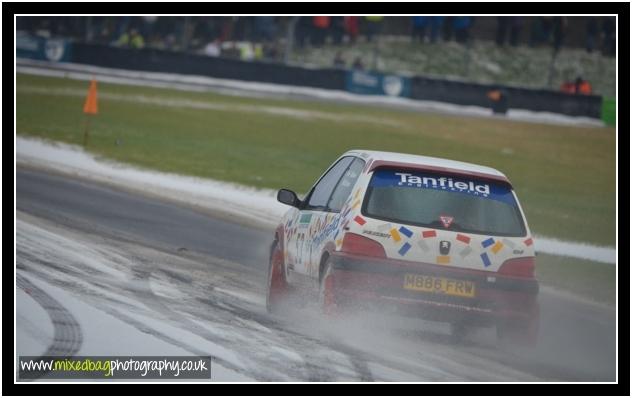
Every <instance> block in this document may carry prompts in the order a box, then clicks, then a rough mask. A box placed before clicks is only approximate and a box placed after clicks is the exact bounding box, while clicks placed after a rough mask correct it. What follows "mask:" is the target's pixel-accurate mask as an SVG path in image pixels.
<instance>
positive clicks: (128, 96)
mask: <svg viewBox="0 0 632 398" xmlns="http://www.w3.org/2000/svg"><path fill="white" fill-rule="evenodd" d="M16 81H17V87H16V133H17V134H21V135H27V136H35V137H41V138H46V139H51V140H59V141H63V142H67V143H71V144H79V145H81V144H82V140H83V123H84V122H85V121H84V115H83V114H82V113H81V110H82V106H83V101H84V99H85V94H86V93H87V88H88V83H87V82H81V81H75V80H69V79H61V78H48V77H36V76H28V75H21V74H19V75H17V76H16ZM99 112H100V113H99V115H97V116H96V117H95V119H94V120H93V123H92V127H91V137H90V142H89V146H88V148H87V149H88V150H89V151H90V152H92V153H94V154H96V155H99V156H104V157H106V158H109V159H114V160H117V161H121V162H126V163H131V164H134V165H137V166H141V167H146V168H151V169H156V170H160V171H166V172H174V173H181V174H188V175H194V176H200V177H208V178H214V179H219V180H225V181H234V182H238V183H242V184H247V185H252V186H256V187H266V188H273V189H274V188H280V187H288V188H291V189H294V190H296V191H299V192H305V191H306V190H308V189H309V187H310V186H311V184H312V183H313V181H314V180H315V179H316V178H317V177H318V176H319V175H320V174H321V173H322V171H323V170H324V169H325V168H326V167H327V166H328V165H329V164H331V162H332V161H333V160H334V159H335V158H336V157H337V156H339V155H340V154H341V153H342V152H344V151H346V150H348V149H351V148H364V149H376V150H386V151H395V152H406V153H416V154H423V155H428V156H438V157H444V158H449V159H457V160H462V161H467V162H473V163H479V164H483V165H488V166H491V167H495V168H497V169H499V170H501V171H503V172H504V173H505V174H506V175H507V176H508V177H509V178H510V179H511V180H512V182H513V183H514V186H515V188H516V191H517V193H518V196H519V197H520V199H521V202H522V204H523V207H524V208H525V212H526V213H527V218H528V220H529V223H530V226H531V228H532V230H533V231H535V232H536V233H538V234H541V235H547V236H552V237H557V238H560V239H566V240H575V241H582V242H591V243H595V244H602V245H612V246H613V245H614V240H615V228H614V225H615V132H614V128H611V127H610V128H596V127H595V128H589V127H572V126H554V125H545V124H534V123H523V122H514V121H509V120H499V119H487V118H472V117H459V116H446V115H438V114H424V113H418V112H406V111H398V110H389V109H381V108H377V107H368V106H355V105H349V106H347V105H340V104H330V103H322V102H309V101H289V100H278V99H255V98H241V97H233V96H222V95H218V94H213V93H199V92H183V91H177V90H169V89H157V88H147V87H135V86H125V85H114V84H105V83H103V84H101V83H100V84H99Z"/></svg>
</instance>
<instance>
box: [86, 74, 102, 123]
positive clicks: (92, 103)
mask: <svg viewBox="0 0 632 398" xmlns="http://www.w3.org/2000/svg"><path fill="white" fill-rule="evenodd" d="M98 112H99V111H98V109H97V81H96V79H92V81H91V82H90V88H89V89H88V96H87V97H86V102H85V104H83V113H85V114H88V115H96V114H97V113H98Z"/></svg>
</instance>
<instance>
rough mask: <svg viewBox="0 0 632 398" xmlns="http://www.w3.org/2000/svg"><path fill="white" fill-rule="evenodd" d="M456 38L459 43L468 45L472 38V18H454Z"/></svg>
mask: <svg viewBox="0 0 632 398" xmlns="http://www.w3.org/2000/svg"><path fill="white" fill-rule="evenodd" d="M453 23H454V38H455V39H456V41H457V42H458V43H466V42H467V41H468V40H469V37H470V27H471V26H472V23H473V18H472V17H454V20H453Z"/></svg>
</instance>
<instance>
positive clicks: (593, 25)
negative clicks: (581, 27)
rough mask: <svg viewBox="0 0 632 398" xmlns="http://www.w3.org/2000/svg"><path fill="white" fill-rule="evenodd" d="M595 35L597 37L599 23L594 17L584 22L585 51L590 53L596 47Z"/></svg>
mask: <svg viewBox="0 0 632 398" xmlns="http://www.w3.org/2000/svg"><path fill="white" fill-rule="evenodd" d="M597 35H599V22H597V18H596V17H589V18H588V19H587V20H586V51H587V52H589V53H592V52H593V50H594V49H595V47H596V46H597Z"/></svg>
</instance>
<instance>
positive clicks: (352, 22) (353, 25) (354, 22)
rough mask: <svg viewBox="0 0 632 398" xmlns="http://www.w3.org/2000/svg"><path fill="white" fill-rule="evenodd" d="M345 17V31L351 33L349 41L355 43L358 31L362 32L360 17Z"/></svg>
mask: <svg viewBox="0 0 632 398" xmlns="http://www.w3.org/2000/svg"><path fill="white" fill-rule="evenodd" d="M344 18H345V32H346V33H347V35H349V41H350V42H351V43H355V41H356V38H357V37H358V33H360V27H359V17H353V16H351V17H344Z"/></svg>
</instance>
